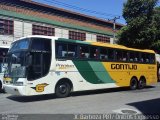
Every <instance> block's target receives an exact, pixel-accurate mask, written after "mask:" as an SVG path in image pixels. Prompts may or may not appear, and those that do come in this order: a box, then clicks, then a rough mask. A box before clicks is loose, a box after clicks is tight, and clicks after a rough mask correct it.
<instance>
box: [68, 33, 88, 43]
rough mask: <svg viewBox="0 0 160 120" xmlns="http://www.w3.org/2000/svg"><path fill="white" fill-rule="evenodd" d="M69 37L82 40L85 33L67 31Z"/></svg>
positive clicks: (84, 38)
mask: <svg viewBox="0 0 160 120" xmlns="http://www.w3.org/2000/svg"><path fill="white" fill-rule="evenodd" d="M69 39H73V40H81V41H84V40H86V33H83V32H75V31H69Z"/></svg>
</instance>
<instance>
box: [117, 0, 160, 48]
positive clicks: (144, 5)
mask: <svg viewBox="0 0 160 120" xmlns="http://www.w3.org/2000/svg"><path fill="white" fill-rule="evenodd" d="M157 2H158V0H128V1H127V2H126V3H125V4H124V9H123V17H124V18H125V20H126V23H127V25H126V26H124V27H123V28H122V29H121V30H120V32H119V33H118V38H119V40H118V44H122V45H125V46H128V47H133V48H142V49H153V50H157V48H158V47H159V48H160V41H158V39H159V38H158V36H157V34H158V29H159V28H158V27H157V24H159V23H158V22H159V21H160V19H159V16H160V15H159V12H160V11H159V10H160V9H159V8H156V9H155V6H156V4H157ZM157 19H159V20H158V21H157ZM159 40H160V39H159Z"/></svg>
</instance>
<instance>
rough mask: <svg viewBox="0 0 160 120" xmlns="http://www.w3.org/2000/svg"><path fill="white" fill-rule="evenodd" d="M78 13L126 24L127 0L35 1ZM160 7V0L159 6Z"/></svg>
mask: <svg viewBox="0 0 160 120" xmlns="http://www.w3.org/2000/svg"><path fill="white" fill-rule="evenodd" d="M33 1H37V2H40V3H44V4H48V5H50V6H55V7H59V8H64V9H67V10H71V11H75V12H78V13H82V14H86V15H90V16H94V17H97V18H100V19H105V20H108V19H109V20H111V19H113V18H115V17H119V16H120V19H117V20H116V22H117V23H121V24H125V20H124V18H123V16H122V12H123V4H124V3H125V2H126V1H127V0H33ZM158 6H160V0H159V4H158Z"/></svg>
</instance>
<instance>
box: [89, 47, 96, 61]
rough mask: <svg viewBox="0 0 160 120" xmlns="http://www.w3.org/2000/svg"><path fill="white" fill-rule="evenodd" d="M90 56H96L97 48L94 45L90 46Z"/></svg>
mask: <svg viewBox="0 0 160 120" xmlns="http://www.w3.org/2000/svg"><path fill="white" fill-rule="evenodd" d="M90 58H92V59H97V58H98V48H96V47H91V48H90Z"/></svg>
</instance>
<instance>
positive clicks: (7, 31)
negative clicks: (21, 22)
mask: <svg viewBox="0 0 160 120" xmlns="http://www.w3.org/2000/svg"><path fill="white" fill-rule="evenodd" d="M13 26H14V22H13V21H12V20H5V19H0V35H13V31H14V30H13V29H14V27H13Z"/></svg>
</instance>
